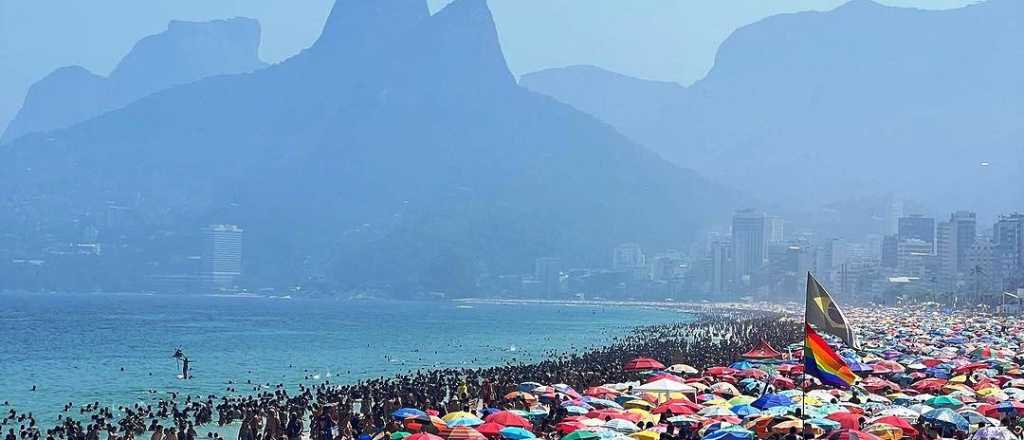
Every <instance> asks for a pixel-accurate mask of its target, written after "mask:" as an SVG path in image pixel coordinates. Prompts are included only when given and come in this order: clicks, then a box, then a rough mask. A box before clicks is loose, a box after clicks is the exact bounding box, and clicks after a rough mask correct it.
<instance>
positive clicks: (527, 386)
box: [516, 382, 544, 393]
mask: <svg viewBox="0 0 1024 440" xmlns="http://www.w3.org/2000/svg"><path fill="white" fill-rule="evenodd" d="M542 386H544V385H541V384H539V383H537V382H523V383H521V384H519V386H518V387H516V391H522V392H524V393H529V392H530V391H533V390H535V389H537V388H540V387H542Z"/></svg>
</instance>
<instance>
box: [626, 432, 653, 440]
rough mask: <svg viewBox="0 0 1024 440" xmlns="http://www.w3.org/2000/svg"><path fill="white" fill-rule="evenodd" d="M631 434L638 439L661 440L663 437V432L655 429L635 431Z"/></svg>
mask: <svg viewBox="0 0 1024 440" xmlns="http://www.w3.org/2000/svg"><path fill="white" fill-rule="evenodd" d="M629 436H630V437H633V438H634V439H636V440H660V439H661V433H660V432H655V431H640V432H634V433H632V434H630V435H629Z"/></svg>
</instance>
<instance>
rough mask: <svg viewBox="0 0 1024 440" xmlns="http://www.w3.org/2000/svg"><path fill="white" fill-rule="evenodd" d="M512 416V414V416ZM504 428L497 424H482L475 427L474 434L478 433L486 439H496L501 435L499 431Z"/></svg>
mask: <svg viewBox="0 0 1024 440" xmlns="http://www.w3.org/2000/svg"><path fill="white" fill-rule="evenodd" d="M513 415H514V414H513ZM504 428H505V427H504V426H502V425H500V424H498V423H493V422H491V423H484V424H483V425H480V426H477V427H476V432H479V433H481V434H483V435H485V436H488V437H497V436H500V435H501V430H502V429H504Z"/></svg>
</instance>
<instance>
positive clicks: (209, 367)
mask: <svg viewBox="0 0 1024 440" xmlns="http://www.w3.org/2000/svg"><path fill="white" fill-rule="evenodd" d="M690 319H692V316H690V315H687V314H684V313H682V312H676V311H669V310H658V309H644V308H637V307H625V306H621V307H620V306H566V305H551V304H543V305H542V304H473V305H470V306H466V305H457V304H453V303H446V302H391V301H378V300H374V301H343V300H332V299H284V298H268V297H226V296H167V295H141V294H0V403H2V402H3V401H9V402H10V405H11V406H13V407H14V408H16V409H18V410H19V411H32V412H33V413H34V414H35V415H36V416H37V418H39V419H40V421H41V422H43V424H44V426H50V425H51V422H52V421H53V420H55V419H56V417H57V414H59V413H60V411H61V410H62V409H63V408H62V407H63V404H65V403H68V402H73V403H74V404H75V406H76V407H78V406H80V405H82V404H85V403H89V402H96V401H98V402H100V403H101V404H104V405H112V406H113V407H114V408H115V409H116V408H117V407H118V406H119V405H129V404H133V403H135V402H154V401H156V400H158V399H160V398H161V397H166V395H167V393H169V392H171V391H176V392H179V393H186V394H193V395H208V394H217V395H224V394H229V395H235V394H248V393H252V392H253V391H254V388H255V387H261V386H266V384H271V385H276V384H284V385H285V386H287V387H288V388H289V389H294V388H296V387H297V386H298V384H300V383H307V384H312V383H320V382H322V381H323V380H328V379H329V380H331V381H332V382H338V383H341V382H350V381H355V380H358V379H360V378H367V377H376V376H383V375H391V374H395V373H399V372H403V371H413V370H416V369H426V368H435V367H476V366H490V365H498V364H502V363H504V362H516V361H536V360H540V359H543V358H545V357H547V356H550V355H551V353H552V352H564V351H570V350H584V349H586V348H588V347H595V346H600V345H603V344H606V343H608V342H610V341H611V340H612V339H614V338H615V337H619V336H622V335H624V334H626V333H627V332H629V331H630V330H631V329H632V328H634V327H636V326H639V325H649V324H659V323H669V322H684V321H688V320H690ZM177 346H181V347H182V348H183V349H184V350H185V352H186V354H187V355H188V356H189V357H190V358H191V360H192V362H193V363H192V371H193V373H192V374H193V379H192V380H187V381H185V380H180V379H179V378H178V376H179V374H180V366H179V365H178V364H177V361H176V360H175V359H173V358H172V357H171V355H172V354H173V352H174V349H175V348H176V347H177ZM122 369H123V370H122ZM232 381H233V382H234V383H235V384H237V385H234V386H235V388H236V389H237V390H238V392H235V393H228V392H227V391H226V388H227V387H228V383H229V382H232ZM248 382H251V384H252V385H246V384H247V383H248ZM33 385H34V386H36V391H32V387H33ZM0 409H2V410H3V411H6V410H7V409H8V408H0ZM74 413H77V411H74Z"/></svg>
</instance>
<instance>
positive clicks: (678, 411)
mask: <svg viewBox="0 0 1024 440" xmlns="http://www.w3.org/2000/svg"><path fill="white" fill-rule="evenodd" d="M694 412H696V411H694V409H693V408H691V407H690V406H689V405H686V404H683V403H678V402H677V403H668V404H665V405H661V406H659V407H657V408H654V409H653V410H651V414H661V413H670V414H674V415H677V416H688V415H690V414H693V413H694Z"/></svg>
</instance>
